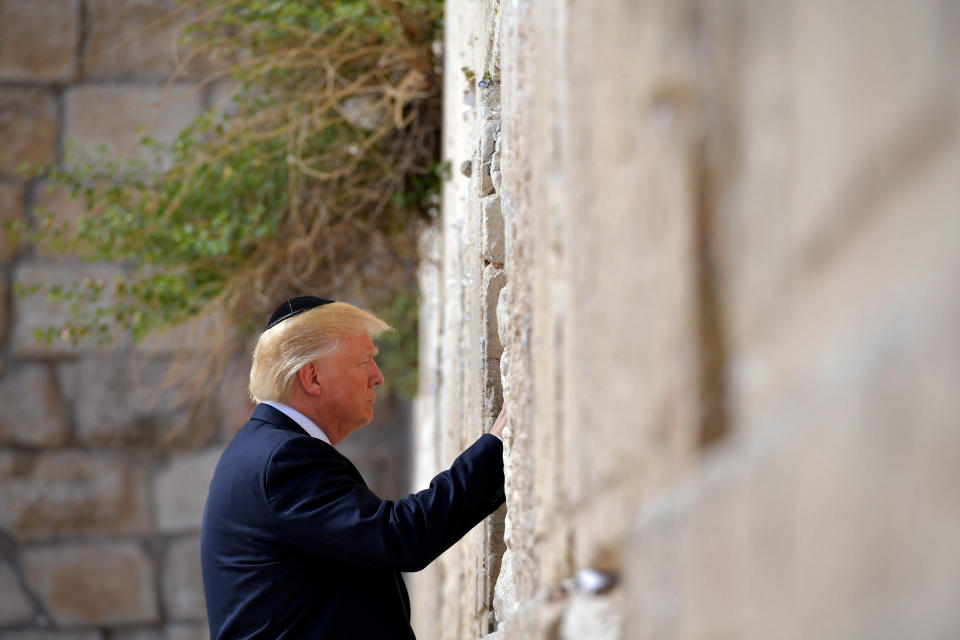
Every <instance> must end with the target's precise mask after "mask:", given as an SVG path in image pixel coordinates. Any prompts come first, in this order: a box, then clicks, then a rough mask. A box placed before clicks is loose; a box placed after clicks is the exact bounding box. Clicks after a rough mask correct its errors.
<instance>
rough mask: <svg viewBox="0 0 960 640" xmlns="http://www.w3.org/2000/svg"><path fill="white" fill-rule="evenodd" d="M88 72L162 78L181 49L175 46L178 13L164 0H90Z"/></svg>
mask: <svg viewBox="0 0 960 640" xmlns="http://www.w3.org/2000/svg"><path fill="white" fill-rule="evenodd" d="M89 7H90V9H89V11H90V13H89V16H88V20H89V23H90V34H89V36H88V40H87V48H86V55H85V56H84V70H85V72H86V75H87V76H92V77H102V76H130V75H136V76H155V77H162V78H166V77H167V76H168V75H169V74H170V73H171V72H173V71H174V68H175V66H176V63H177V62H178V61H184V58H183V55H184V53H185V52H184V51H182V50H181V48H180V47H178V42H177V39H178V34H179V29H180V28H181V26H182V25H183V23H184V16H183V13H182V12H177V11H176V6H175V5H174V3H173V2H170V1H169V0H90V4H89Z"/></svg>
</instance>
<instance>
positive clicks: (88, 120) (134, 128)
mask: <svg viewBox="0 0 960 640" xmlns="http://www.w3.org/2000/svg"><path fill="white" fill-rule="evenodd" d="M65 100H66V103H65V113H66V119H65V122H64V127H65V130H66V133H65V136H64V137H65V138H66V140H67V141H68V144H70V145H71V146H70V158H68V163H69V164H70V165H71V166H74V165H76V164H77V163H78V162H82V161H83V160H84V159H90V158H91V157H96V156H97V155H98V148H99V147H100V146H101V145H102V146H105V147H106V148H107V149H108V150H109V151H110V152H111V153H112V154H116V155H120V156H126V157H129V158H137V159H139V160H142V161H145V162H151V163H152V162H154V161H156V163H157V164H159V165H160V166H167V165H169V158H168V157H166V156H161V157H159V158H157V155H156V154H155V153H154V150H152V149H147V148H144V147H142V146H141V145H140V144H139V143H140V140H141V139H142V138H143V136H144V135H149V136H151V137H153V138H154V139H156V140H157V141H159V142H166V143H168V142H172V141H173V139H174V138H175V137H176V135H177V134H178V133H179V132H180V131H181V130H182V129H183V128H184V127H186V125H187V124H189V123H190V121H191V120H192V119H193V118H194V117H195V116H196V115H197V114H198V113H199V112H200V110H201V97H200V92H199V91H193V90H190V89H185V88H182V87H180V86H176V85H175V86H174V87H173V88H171V89H169V90H165V89H162V88H159V87H117V86H102V87H77V88H74V89H70V90H68V91H67V92H66V95H65Z"/></svg>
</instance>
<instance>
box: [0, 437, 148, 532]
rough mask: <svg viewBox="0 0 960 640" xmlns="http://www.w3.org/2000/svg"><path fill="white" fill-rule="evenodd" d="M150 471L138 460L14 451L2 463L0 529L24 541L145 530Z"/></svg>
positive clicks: (0, 472)
mask: <svg viewBox="0 0 960 640" xmlns="http://www.w3.org/2000/svg"><path fill="white" fill-rule="evenodd" d="M149 523H150V514H149V511H148V507H147V496H146V473H145V471H144V469H143V468H142V466H141V465H138V464H137V463H136V462H135V461H125V460H121V459H118V458H114V457H107V456H102V455H93V454H86V453H45V454H43V455H39V456H37V455H29V454H23V453H15V454H14V453H11V454H9V455H8V457H7V458H6V460H5V461H3V462H2V464H0V528H2V529H5V530H7V531H10V532H11V533H12V534H13V535H15V536H17V538H19V539H20V540H24V541H31V540H41V539H49V538H52V537H55V536H59V535H64V534H93V533H131V532H142V531H145V530H146V529H147V527H148V526H149Z"/></svg>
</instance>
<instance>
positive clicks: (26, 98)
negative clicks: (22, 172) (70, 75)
mask: <svg viewBox="0 0 960 640" xmlns="http://www.w3.org/2000/svg"><path fill="white" fill-rule="evenodd" d="M58 129H59V123H58V121H57V104H56V99H55V98H54V95H53V92H52V91H47V90H45V89H13V88H7V87H4V88H3V89H2V90H0V140H3V144H2V145H0V174H7V175H15V174H16V173H17V167H18V166H19V165H20V164H21V163H29V164H31V165H42V164H48V163H51V162H53V160H54V159H55V154H56V143H57V131H58Z"/></svg>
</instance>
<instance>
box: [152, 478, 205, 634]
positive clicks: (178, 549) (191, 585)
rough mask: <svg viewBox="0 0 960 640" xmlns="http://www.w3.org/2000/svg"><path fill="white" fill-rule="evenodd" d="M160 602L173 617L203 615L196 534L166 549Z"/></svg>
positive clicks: (203, 607) (185, 617)
mask: <svg viewBox="0 0 960 640" xmlns="http://www.w3.org/2000/svg"><path fill="white" fill-rule="evenodd" d="M200 493H204V492H203V491H201V492H200ZM163 601H164V604H165V605H166V611H167V615H168V616H170V617H171V618H173V619H174V620H197V619H203V617H204V615H205V614H206V607H205V604H204V596H203V575H202V574H201V572H200V536H191V537H189V538H184V539H182V540H176V541H174V542H172V543H170V546H169V547H168V548H167V557H166V563H165V565H164V567H163Z"/></svg>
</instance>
